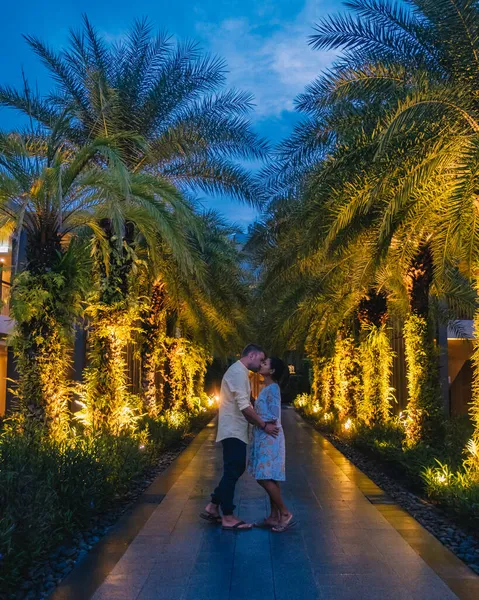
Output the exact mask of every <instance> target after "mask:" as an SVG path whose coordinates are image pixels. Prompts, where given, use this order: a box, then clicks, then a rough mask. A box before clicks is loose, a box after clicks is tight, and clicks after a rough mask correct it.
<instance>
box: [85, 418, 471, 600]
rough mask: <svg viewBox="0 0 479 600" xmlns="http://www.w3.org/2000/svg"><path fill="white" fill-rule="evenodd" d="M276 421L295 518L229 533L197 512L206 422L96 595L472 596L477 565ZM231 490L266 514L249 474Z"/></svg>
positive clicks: (155, 598) (236, 598)
mask: <svg viewBox="0 0 479 600" xmlns="http://www.w3.org/2000/svg"><path fill="white" fill-rule="evenodd" d="M283 423H284V428H285V434H286V439H287V474H288V481H287V483H286V485H285V486H284V490H285V497H286V499H287V502H288V503H289V505H290V507H291V508H292V510H293V512H294V513H295V516H296V518H297V519H298V521H299V523H300V524H299V526H298V527H297V528H296V529H293V530H291V531H289V532H287V533H285V534H282V535H279V534H272V533H270V532H267V531H263V530H256V529H255V530H253V531H251V532H243V533H237V534H235V533H231V532H225V531H222V530H221V528H220V527H217V526H215V525H211V524H208V523H205V522H202V521H201V520H199V519H198V513H199V512H200V511H201V509H202V508H203V507H204V505H205V502H206V501H207V499H208V495H209V493H210V491H211V489H212V488H213V487H214V485H215V483H216V481H217V480H218V478H219V476H220V473H221V453H220V448H219V447H217V446H216V445H215V444H214V433H215V430H214V427H212V426H210V430H209V434H208V435H207V436H206V438H205V439H206V441H205V442H204V443H203V444H202V445H200V446H199V449H198V452H197V453H196V454H195V456H194V457H193V458H192V460H191V462H189V464H188V465H187V466H186V468H185V469H184V471H183V473H182V474H181V476H180V477H179V478H178V479H177V480H176V483H175V484H174V485H173V486H172V487H171V489H170V490H169V492H168V493H167V495H166V497H165V498H164V500H163V501H162V502H161V504H159V506H158V507H157V508H156V509H155V510H154V512H153V513H152V515H151V517H150V518H149V520H148V521H147V522H146V523H145V525H144V526H143V528H142V529H141V530H140V531H139V533H138V535H137V536H136V537H135V539H134V540H133V541H132V543H131V544H130V545H129V547H128V549H127V550H126V552H125V553H124V554H123V556H122V558H121V559H120V560H119V562H118V563H117V564H116V566H115V567H114V568H113V570H112V571H111V572H110V574H109V576H108V577H107V578H106V580H105V581H104V583H103V584H102V585H101V586H100V587H99V588H98V590H97V591H96V593H95V594H94V595H93V600H203V599H204V600H317V599H318V600H319V599H328V600H340V599H341V600H349V599H350V600H362V599H367V600H376V599H377V600H388V599H391V600H406V599H408V600H411V599H412V598H414V599H417V600H428V599H431V600H432V599H434V600H449V599H454V598H461V599H464V600H466V599H467V600H469V599H472V598H475V599H476V600H477V598H479V587H478V585H479V577H477V576H476V575H475V574H473V573H472V571H470V570H469V569H468V568H467V567H465V566H464V565H463V563H462V562H461V561H459V560H458V559H456V558H455V557H454V556H453V555H452V554H451V553H449V552H448V551H447V550H446V549H445V548H444V547H443V546H442V545H441V544H439V542H437V541H436V540H435V539H434V538H433V537H432V536H430V535H429V534H428V533H427V532H426V531H425V530H424V529H423V528H422V527H420V526H419V525H418V524H417V523H416V521H414V519H412V518H411V517H409V516H408V515H407V513H404V512H403V511H402V510H400V509H399V508H398V507H396V506H395V505H393V504H391V503H390V502H388V500H387V498H386V497H385V495H384V494H383V493H382V491H381V490H380V489H379V488H377V487H376V486H375V485H374V484H373V483H372V482H371V481H370V480H369V479H368V478H367V477H365V476H364V475H363V474H362V473H361V472H360V471H359V470H358V469H356V468H355V467H354V466H353V465H351V463H350V462H349V461H347V460H346V459H345V458H344V457H343V455H342V454H340V453H339V452H337V451H336V450H335V449H334V448H333V447H332V446H331V445H330V444H329V443H328V442H327V441H326V440H325V439H324V438H323V437H322V436H320V435H319V434H318V433H317V432H315V431H313V430H312V429H311V428H310V427H309V426H308V425H307V424H306V423H304V422H303V421H302V420H301V419H300V417H298V416H297V415H296V413H295V412H294V411H293V410H292V409H286V410H284V412H283ZM237 495H238V497H237V504H238V509H239V514H240V516H241V517H242V518H243V519H245V520H250V519H251V520H252V519H258V518H260V517H262V516H264V515H265V514H266V510H267V502H266V497H265V494H264V492H263V490H262V489H261V488H260V487H259V486H258V485H257V484H256V483H255V482H254V481H253V480H252V479H251V478H250V477H249V476H244V477H243V478H242V480H241V482H240V485H239V486H238V494H237ZM372 502H374V504H373V503H372ZM418 552H419V553H420V554H421V555H422V557H421V556H420V555H419V554H418ZM429 565H431V566H429ZM445 581H447V584H448V585H446V583H445ZM451 588H452V589H454V590H455V592H456V593H453V592H452V591H451ZM456 594H457V595H456Z"/></svg>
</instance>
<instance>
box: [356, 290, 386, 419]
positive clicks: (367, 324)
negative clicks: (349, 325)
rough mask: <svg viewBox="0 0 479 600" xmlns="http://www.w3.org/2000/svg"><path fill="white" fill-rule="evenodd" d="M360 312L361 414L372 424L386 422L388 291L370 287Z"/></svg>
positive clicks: (359, 407) (359, 411) (359, 309)
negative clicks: (386, 292)
mask: <svg viewBox="0 0 479 600" xmlns="http://www.w3.org/2000/svg"><path fill="white" fill-rule="evenodd" d="M357 315H358V319H359V323H360V333H359V337H360V343H359V350H358V354H359V357H360V363H361V379H362V395H361V399H360V402H359V405H358V417H359V419H360V420H361V421H364V422H365V423H367V424H368V425H370V426H372V425H378V424H381V423H385V422H386V421H387V420H388V419H389V417H390V411H391V398H392V393H391V387H390V381H391V371H392V361H393V352H392V348H391V344H390V342H389V337H388V334H387V329H386V322H387V318H388V312H387V297H386V294H385V293H384V292H378V291H377V290H376V289H370V290H369V292H368V294H367V295H366V296H365V297H364V298H363V299H362V300H361V302H360V304H359V307H358V311H357Z"/></svg>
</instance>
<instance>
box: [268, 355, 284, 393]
mask: <svg viewBox="0 0 479 600" xmlns="http://www.w3.org/2000/svg"><path fill="white" fill-rule="evenodd" d="M269 360H270V365H271V369H272V370H274V373H273V374H272V375H271V377H272V378H273V380H274V381H276V383H278V384H279V385H281V386H283V385H285V384H286V382H287V381H288V377H289V369H288V367H287V366H286V365H285V364H284V362H283V361H282V360H281V359H280V358H276V356H270V357H269Z"/></svg>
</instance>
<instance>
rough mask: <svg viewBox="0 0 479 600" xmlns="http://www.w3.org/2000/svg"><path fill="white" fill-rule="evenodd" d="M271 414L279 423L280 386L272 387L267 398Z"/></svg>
mask: <svg viewBox="0 0 479 600" xmlns="http://www.w3.org/2000/svg"><path fill="white" fill-rule="evenodd" d="M266 402H267V405H268V412H269V414H270V415H271V416H272V417H273V418H274V419H275V420H276V421H279V420H280V418H281V390H280V389H279V385H278V384H273V385H270V386H269V388H268V395H267V397H266Z"/></svg>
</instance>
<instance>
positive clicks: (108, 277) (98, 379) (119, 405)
mask: <svg viewBox="0 0 479 600" xmlns="http://www.w3.org/2000/svg"><path fill="white" fill-rule="evenodd" d="M100 226H101V228H102V229H103V231H104V235H105V239H106V241H107V243H108V247H109V251H108V257H107V261H106V264H105V259H104V256H103V253H102V252H101V251H99V249H97V252H96V272H97V297H96V299H95V300H93V301H92V302H91V304H90V306H89V307H88V309H87V313H89V315H90V318H91V326H90V348H89V362H90V364H89V366H88V367H87V369H86V370H85V375H84V379H85V387H84V409H83V410H82V411H80V413H78V415H77V416H78V418H79V419H81V420H83V421H84V423H85V424H86V425H87V426H89V427H91V428H92V429H107V430H109V431H110V432H111V433H113V434H114V435H118V434H120V433H121V432H122V431H125V430H128V429H130V428H132V427H133V426H134V422H135V416H136V414H137V412H138V408H139V407H138V406H136V404H137V402H136V399H135V398H134V397H133V395H132V394H131V393H129V391H128V378H127V359H126V349H127V345H128V343H129V342H131V340H132V332H133V325H134V323H135V321H136V319H137V318H138V309H137V306H136V304H135V302H132V301H131V300H132V299H131V298H130V275H131V268H132V265H133V251H132V247H131V244H132V242H133V226H132V225H131V224H127V225H126V227H125V231H124V237H123V239H122V240H121V243H118V240H117V239H116V236H115V232H114V229H113V225H112V223H111V221H110V220H109V219H103V220H102V221H101V222H100Z"/></svg>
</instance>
